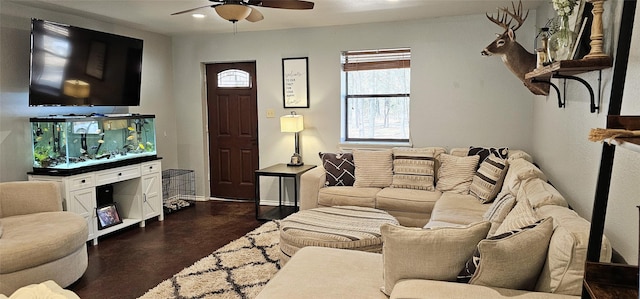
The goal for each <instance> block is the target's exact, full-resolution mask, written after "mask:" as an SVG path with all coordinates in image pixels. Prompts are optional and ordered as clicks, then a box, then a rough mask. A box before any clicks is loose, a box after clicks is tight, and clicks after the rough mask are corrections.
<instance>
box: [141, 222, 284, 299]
mask: <svg viewBox="0 0 640 299" xmlns="http://www.w3.org/2000/svg"><path fill="white" fill-rule="evenodd" d="M278 227H279V222H277V221H270V222H267V223H265V224H263V225H262V226H260V227H258V228H256V229H255V230H253V231H251V232H249V233H247V234H246V235H244V236H242V237H241V238H239V239H237V240H234V241H232V242H231V243H229V244H227V245H225V246H224V247H222V248H220V249H218V250H216V251H215V252H213V253H212V254H211V255H209V256H207V257H204V258H202V259H201V260H199V261H197V262H195V263H194V264H193V265H191V266H189V267H187V268H185V269H183V270H182V271H180V272H179V273H178V274H176V275H174V276H173V277H171V278H170V279H167V280H165V281H163V282H161V283H160V284H158V285H157V286H156V287H154V288H153V289H150V290H149V291H147V292H146V293H145V294H144V295H143V296H142V297H140V299H164V298H176V299H177V298H180V299H196V298H197V299H211V298H216V299H222V298H224V299H226V298H234V299H235V298H254V297H256V296H257V295H258V293H259V292H260V291H261V290H262V288H263V287H264V286H265V285H266V284H267V282H268V281H269V280H270V279H271V278H272V277H273V276H274V275H275V274H276V272H278V270H280V263H279V260H280V258H279V250H280V248H279V246H278V242H279V233H278Z"/></svg>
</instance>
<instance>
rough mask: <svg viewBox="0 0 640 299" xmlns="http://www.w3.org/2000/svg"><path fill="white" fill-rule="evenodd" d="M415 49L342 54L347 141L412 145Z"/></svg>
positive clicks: (347, 52)
mask: <svg viewBox="0 0 640 299" xmlns="http://www.w3.org/2000/svg"><path fill="white" fill-rule="evenodd" d="M410 67H411V49H409V48H402V49H385V50H366V51H345V52H342V71H343V76H342V80H343V90H342V94H344V106H343V109H344V111H343V115H344V125H343V129H344V139H345V141H378V142H408V141H409V136H410V135H409V99H410V82H411V69H410Z"/></svg>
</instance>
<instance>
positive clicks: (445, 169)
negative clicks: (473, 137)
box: [436, 154, 480, 194]
mask: <svg viewBox="0 0 640 299" xmlns="http://www.w3.org/2000/svg"><path fill="white" fill-rule="evenodd" d="M479 158H480V156H468V157H456V156H452V155H448V154H442V155H440V168H439V169H438V183H437V184H436V189H438V191H441V192H454V193H459V194H469V186H471V182H472V181H473V175H474V174H475V172H476V165H478V159H479Z"/></svg>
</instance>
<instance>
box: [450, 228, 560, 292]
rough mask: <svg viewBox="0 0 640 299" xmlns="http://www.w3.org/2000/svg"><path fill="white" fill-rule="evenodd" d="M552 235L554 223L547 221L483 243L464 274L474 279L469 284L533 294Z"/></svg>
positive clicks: (500, 235) (481, 242) (497, 236)
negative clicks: (531, 292) (529, 291)
mask: <svg viewBox="0 0 640 299" xmlns="http://www.w3.org/2000/svg"><path fill="white" fill-rule="evenodd" d="M552 233H553V220H552V219H551V218H546V219H544V220H541V221H540V222H538V223H535V224H532V225H530V226H528V227H523V228H519V229H516V230H513V231H510V232H506V233H503V234H499V235H496V236H493V237H490V238H488V239H486V240H482V241H480V243H478V249H477V251H476V252H475V253H474V255H473V258H472V259H471V260H470V261H469V262H468V263H467V266H466V267H465V270H463V272H462V273H461V274H463V276H465V275H467V274H471V275H472V277H471V280H470V281H469V283H470V284H477V285H483V286H492V287H500V288H509V289H518V290H533V289H534V287H535V285H536V280H537V278H538V275H539V274H540V270H541V269H542V266H543V264H544V261H545V258H546V254H547V248H548V246H549V239H550V238H551V234H552Z"/></svg>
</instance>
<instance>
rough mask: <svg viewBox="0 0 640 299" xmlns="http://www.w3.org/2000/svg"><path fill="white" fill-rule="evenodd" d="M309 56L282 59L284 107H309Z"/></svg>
mask: <svg viewBox="0 0 640 299" xmlns="http://www.w3.org/2000/svg"><path fill="white" fill-rule="evenodd" d="M308 69H309V58H308V57H298V58H283V59H282V93H283V103H284V108H309V76H308V73H307V71H308Z"/></svg>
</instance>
